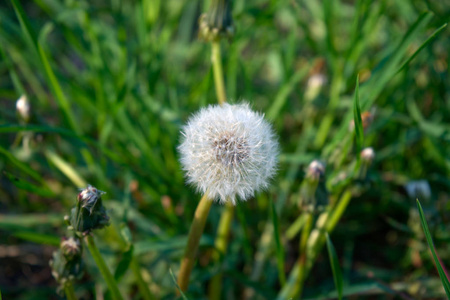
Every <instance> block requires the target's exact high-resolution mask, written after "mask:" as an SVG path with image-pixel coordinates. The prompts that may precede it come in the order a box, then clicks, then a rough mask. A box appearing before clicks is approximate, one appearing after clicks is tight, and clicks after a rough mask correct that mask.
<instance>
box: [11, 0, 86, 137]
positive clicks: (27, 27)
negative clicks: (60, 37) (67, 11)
mask: <svg viewBox="0 0 450 300" xmlns="http://www.w3.org/2000/svg"><path fill="white" fill-rule="evenodd" d="M11 3H12V5H13V7H14V11H15V12H16V15H17V18H18V19H19V22H20V26H21V27H22V31H23V32H24V34H25V36H26V38H27V39H28V41H29V42H30V43H31V45H32V46H33V48H34V50H35V51H36V53H38V55H39V58H40V60H41V63H42V65H43V67H44V70H45V74H46V76H47V80H48V84H49V87H50V89H51V90H52V92H53V94H54V96H55V98H56V100H57V101H58V104H59V106H60V107H61V110H62V112H63V114H64V116H65V118H66V119H67V121H68V123H69V126H70V128H71V129H72V130H74V131H75V132H76V133H78V134H79V133H80V129H79V127H78V125H77V123H76V122H75V119H74V117H73V114H72V112H71V109H70V105H69V101H68V100H67V98H66V96H65V95H64V93H63V91H62V89H61V86H60V85H59V82H58V80H57V79H56V76H55V74H54V73H53V70H52V68H51V66H50V63H49V61H48V59H47V55H46V54H45V51H44V49H43V47H42V44H43V43H42V42H43V38H44V37H45V36H46V33H48V30H49V29H48V28H49V27H47V29H46V30H43V33H44V34H42V35H41V38H40V39H39V41H38V38H37V37H36V35H35V34H34V32H33V30H32V27H31V24H30V23H29V21H28V18H27V16H26V14H25V11H24V10H23V7H22V5H21V4H20V2H19V1H18V0H11Z"/></svg>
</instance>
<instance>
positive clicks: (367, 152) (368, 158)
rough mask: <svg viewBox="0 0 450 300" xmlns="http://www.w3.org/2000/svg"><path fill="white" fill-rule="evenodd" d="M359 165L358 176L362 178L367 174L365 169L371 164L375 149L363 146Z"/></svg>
mask: <svg viewBox="0 0 450 300" xmlns="http://www.w3.org/2000/svg"><path fill="white" fill-rule="evenodd" d="M360 157H361V167H360V169H359V176H358V177H359V178H360V179H364V178H365V177H366V175H367V171H368V169H369V166H370V165H371V164H372V161H373V160H374V158H375V151H374V150H373V148H372V147H368V148H364V149H363V150H362V151H361V153H360Z"/></svg>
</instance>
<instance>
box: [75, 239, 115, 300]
mask: <svg viewBox="0 0 450 300" xmlns="http://www.w3.org/2000/svg"><path fill="white" fill-rule="evenodd" d="M84 241H85V243H86V246H87V247H88V249H89V252H91V255H92V258H93V259H94V261H95V263H96V264H97V267H98V268H99V270H100V273H102V276H103V278H104V279H105V281H106V285H107V286H108V289H109V291H110V292H111V296H112V298H113V299H115V300H123V298H122V295H121V294H120V291H119V287H118V286H117V282H116V280H115V279H114V277H113V275H112V274H111V271H110V270H109V269H108V266H107V265H106V263H105V261H104V260H103V257H102V256H101V254H100V251H99V250H98V248H97V245H96V244H95V241H94V238H93V237H92V236H91V235H86V236H85V237H84Z"/></svg>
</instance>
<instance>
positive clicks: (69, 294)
mask: <svg viewBox="0 0 450 300" xmlns="http://www.w3.org/2000/svg"><path fill="white" fill-rule="evenodd" d="M64 294H66V298H67V300H76V299H77V296H75V290H74V289H73V284H72V281H70V280H69V281H67V282H66V283H64ZM0 299H1V297H0Z"/></svg>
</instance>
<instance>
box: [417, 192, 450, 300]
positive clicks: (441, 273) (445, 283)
mask: <svg viewBox="0 0 450 300" xmlns="http://www.w3.org/2000/svg"><path fill="white" fill-rule="evenodd" d="M416 201H417V208H418V209H419V214H420V222H421V223H422V227H423V231H424V233H425V237H426V239H427V243H428V246H429V247H430V250H431V254H432V255H433V259H434V263H435V264H436V269H437V270H438V273H439V277H440V278H441V281H442V285H443V286H444V290H445V293H446V294H447V298H448V299H450V283H449V281H448V277H447V275H446V274H445V271H444V268H443V267H442V265H441V262H440V261H439V258H438V256H437V254H436V250H435V249H434V244H433V239H432V238H431V234H430V230H429V229H428V224H427V220H426V219H425V215H424V213H423V209H422V205H420V202H419V199H417V200H416Z"/></svg>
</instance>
